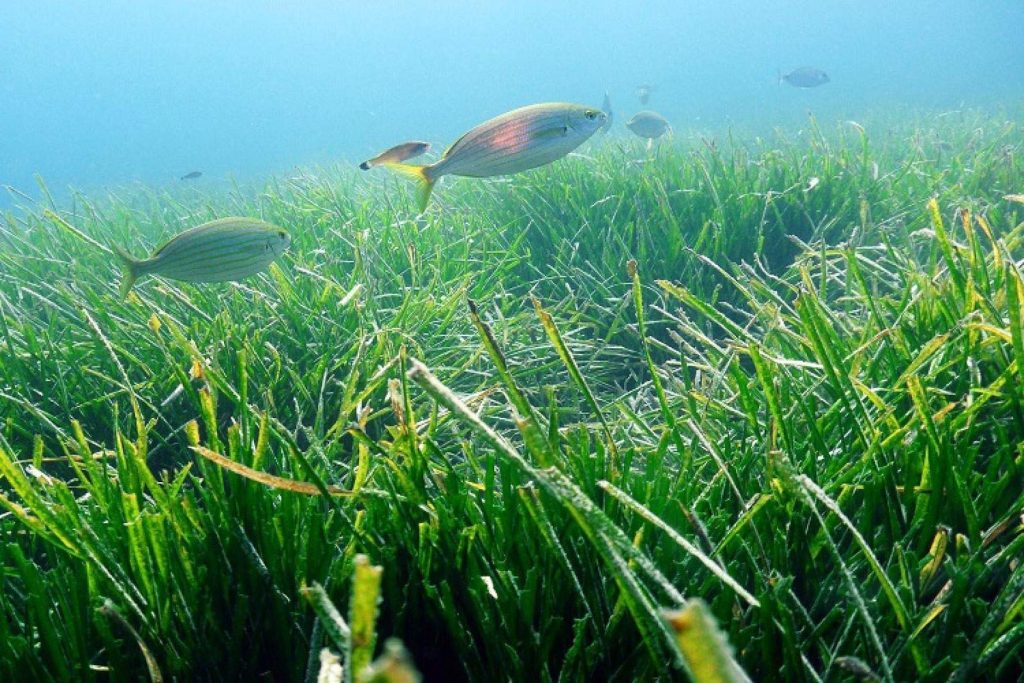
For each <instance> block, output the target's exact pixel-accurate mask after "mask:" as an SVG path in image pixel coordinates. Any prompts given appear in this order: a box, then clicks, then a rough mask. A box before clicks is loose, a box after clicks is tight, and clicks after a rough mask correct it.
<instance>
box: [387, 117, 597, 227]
mask: <svg viewBox="0 0 1024 683" xmlns="http://www.w3.org/2000/svg"><path fill="white" fill-rule="evenodd" d="M607 118H608V117H607V115H606V114H605V113H604V112H602V111H601V110H600V109H594V108H591V107H586V106H584V105H581V104H568V103H564V102H549V103H544V104H531V105H529V106H526V107H520V108H519V109H513V110H512V111H509V112H506V113H504V114H502V115H500V116H496V117H494V118H493V119H490V120H488V121H484V122H483V123H481V124H480V125H478V126H476V127H475V128H472V129H470V130H469V131H468V132H466V133H465V134H463V136H462V137H460V138H459V139H458V140H456V141H455V142H454V143H452V145H451V146H450V147H449V148H448V149H447V150H445V153H444V155H443V156H442V157H441V159H440V160H439V161H437V162H436V163H433V164H428V165H416V164H401V163H390V162H388V163H385V164H382V165H383V166H385V167H386V168H390V169H391V170H393V171H396V172H398V173H400V174H402V175H404V176H406V177H408V178H411V179H413V180H415V181H416V183H417V190H416V198H417V203H418V204H419V209H420V211H421V212H422V211H424V210H425V209H426V208H427V203H428V202H429V201H430V194H431V192H432V190H433V189H434V184H435V183H437V181H438V179H440V178H441V177H442V176H446V175H456V176H464V177H469V178H488V177H491V176H500V175H511V174H513V173H519V172H521V171H526V170H529V169H531V168H537V167H538V166H543V165H545V164H549V163H551V162H553V161H557V160H559V159H561V158H562V157H564V156H565V155H567V154H569V152H571V151H573V150H574V149H576V148H577V147H579V146H580V145H582V144H583V143H584V142H586V141H587V139H588V138H590V136H591V135H593V134H594V133H596V132H597V130H598V129H600V128H601V126H602V125H603V124H604V122H605V120H606V119H607Z"/></svg>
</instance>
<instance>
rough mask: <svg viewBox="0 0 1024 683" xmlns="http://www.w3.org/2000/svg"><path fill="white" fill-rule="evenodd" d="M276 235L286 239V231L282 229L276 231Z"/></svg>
mask: <svg viewBox="0 0 1024 683" xmlns="http://www.w3.org/2000/svg"><path fill="white" fill-rule="evenodd" d="M277 236H278V237H280V238H281V239H283V240H284V239H288V233H286V232H285V231H284V230H282V231H281V232H279V233H277Z"/></svg>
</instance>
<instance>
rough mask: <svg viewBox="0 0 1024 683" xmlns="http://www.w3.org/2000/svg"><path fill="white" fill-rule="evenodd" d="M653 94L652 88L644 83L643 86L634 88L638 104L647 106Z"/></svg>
mask: <svg viewBox="0 0 1024 683" xmlns="http://www.w3.org/2000/svg"><path fill="white" fill-rule="evenodd" d="M652 92H654V86H653V85H648V84H647V83H644V84H643V85H638V86H636V98H637V99H638V100H640V104H647V103H648V102H649V101H650V99H651V93H652Z"/></svg>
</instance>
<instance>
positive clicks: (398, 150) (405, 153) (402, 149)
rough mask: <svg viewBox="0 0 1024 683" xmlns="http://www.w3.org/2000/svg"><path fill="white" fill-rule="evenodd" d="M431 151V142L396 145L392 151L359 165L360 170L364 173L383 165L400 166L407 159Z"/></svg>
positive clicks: (384, 152)
mask: <svg viewBox="0 0 1024 683" xmlns="http://www.w3.org/2000/svg"><path fill="white" fill-rule="evenodd" d="M429 149H430V143H429V142H418V141H413V142H403V143H402V144H400V145H395V146H394V147H392V148H391V149H388V150H385V151H383V152H381V153H380V154H378V155H377V156H375V157H374V158H372V159H367V160H366V161H364V162H363V163H361V164H359V168H361V169H363V170H364V171H368V170H369V169H370V168H372V167H374V166H381V165H383V164H398V163H401V162H403V161H405V160H406V159H412V158H413V157H418V156H419V155H421V154H424V153H426V151H427V150H429Z"/></svg>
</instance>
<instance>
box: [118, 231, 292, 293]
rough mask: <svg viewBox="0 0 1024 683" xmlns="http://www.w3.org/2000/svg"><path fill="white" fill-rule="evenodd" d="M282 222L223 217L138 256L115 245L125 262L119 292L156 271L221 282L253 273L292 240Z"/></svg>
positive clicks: (187, 280)
mask: <svg viewBox="0 0 1024 683" xmlns="http://www.w3.org/2000/svg"><path fill="white" fill-rule="evenodd" d="M291 241H292V239H291V236H290V235H289V234H288V232H287V231H285V230H284V229H282V228H279V227H277V226H276V225H271V224H270V223H264V222H263V221H259V220H256V219H254V218H238V217H231V218H221V219H219V220H215V221H210V222H208V223H203V224H202V225H199V226H196V227H194V228H192V229H191V230H186V231H185V232H183V233H181V234H179V235H176V236H175V237H173V238H172V239H171V240H170V241H168V242H167V243H166V244H164V245H163V246H162V247H160V248H159V249H157V250H156V251H155V252H154V253H153V255H152V256H151V257H150V258H148V259H144V260H139V259H136V258H134V257H133V256H131V255H130V254H128V253H127V252H125V251H124V250H123V249H121V248H119V247H114V250H115V251H116V252H117V255H118V256H120V257H121V261H122V262H123V266H124V278H123V279H122V280H121V297H122V298H124V297H126V296H128V292H129V291H131V288H132V285H134V284H135V280H136V279H138V278H139V277H141V276H143V275H160V276H163V277H167V278H171V279H172V280H184V281H186V282H224V281H226V280H242V279H244V278H247V277H249V276H250V275H254V274H256V273H258V272H260V271H261V270H263V269H264V268H266V267H267V266H268V265H270V262H271V261H273V260H274V259H275V258H277V257H278V256H280V255H281V254H282V253H284V251H285V250H286V249H287V248H288V246H289V245H290V244H291Z"/></svg>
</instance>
